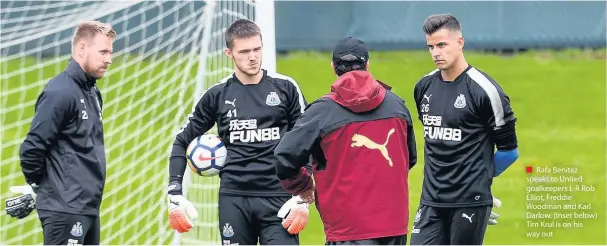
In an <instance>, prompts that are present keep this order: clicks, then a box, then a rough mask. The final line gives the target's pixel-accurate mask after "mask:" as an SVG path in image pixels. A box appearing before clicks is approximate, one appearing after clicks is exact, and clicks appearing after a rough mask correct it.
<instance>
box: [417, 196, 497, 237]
mask: <svg viewBox="0 0 607 246" xmlns="http://www.w3.org/2000/svg"><path fill="white" fill-rule="evenodd" d="M490 214H491V206H489V205H487V206H477V207H461V208H440V207H430V206H425V205H420V206H419V209H418V211H417V215H416V216H415V222H413V229H412V230H411V245H428V244H443V245H445V244H455V245H480V244H483V239H484V237H485V231H486V229H487V221H488V220H489V215H490Z"/></svg>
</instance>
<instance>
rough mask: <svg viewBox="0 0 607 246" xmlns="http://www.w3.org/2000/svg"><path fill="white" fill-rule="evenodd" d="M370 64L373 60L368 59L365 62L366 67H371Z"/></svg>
mask: <svg viewBox="0 0 607 246" xmlns="http://www.w3.org/2000/svg"><path fill="white" fill-rule="evenodd" d="M370 64H371V60H367V62H366V63H365V68H366V69H369V65H370Z"/></svg>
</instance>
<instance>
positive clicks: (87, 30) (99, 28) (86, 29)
mask: <svg viewBox="0 0 607 246" xmlns="http://www.w3.org/2000/svg"><path fill="white" fill-rule="evenodd" d="M97 34H101V35H105V36H107V37H109V38H111V39H115V38H116V31H114V30H113V29H112V26H110V25H109V24H106V23H102V22H99V21H85V22H82V23H80V25H78V26H77V27H76V31H75V32H74V37H73V38H72V48H74V47H75V45H76V44H77V43H78V42H80V40H82V39H92V38H94V37H95V35H97Z"/></svg>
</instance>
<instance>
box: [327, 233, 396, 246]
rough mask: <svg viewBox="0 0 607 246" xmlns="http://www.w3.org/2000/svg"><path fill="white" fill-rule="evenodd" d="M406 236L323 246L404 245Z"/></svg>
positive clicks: (329, 243) (332, 243)
mask: <svg viewBox="0 0 607 246" xmlns="http://www.w3.org/2000/svg"><path fill="white" fill-rule="evenodd" d="M405 244H407V235H400V236H393V237H382V238H373V239H365V240H356V241H342V242H326V243H325V245H405Z"/></svg>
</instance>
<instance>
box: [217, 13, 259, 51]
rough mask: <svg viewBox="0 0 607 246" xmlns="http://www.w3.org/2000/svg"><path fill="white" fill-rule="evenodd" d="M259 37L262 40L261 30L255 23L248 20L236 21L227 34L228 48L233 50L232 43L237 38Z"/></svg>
mask: <svg viewBox="0 0 607 246" xmlns="http://www.w3.org/2000/svg"><path fill="white" fill-rule="evenodd" d="M257 35H259V37H260V38H261V29H259V26H257V24H255V22H253V21H250V20H247V19H239V20H237V21H234V23H232V25H230V27H228V30H226V32H225V40H226V47H228V49H231V48H232V41H234V39H237V38H250V37H255V36H257Z"/></svg>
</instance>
